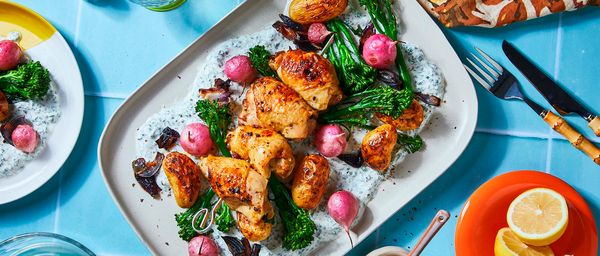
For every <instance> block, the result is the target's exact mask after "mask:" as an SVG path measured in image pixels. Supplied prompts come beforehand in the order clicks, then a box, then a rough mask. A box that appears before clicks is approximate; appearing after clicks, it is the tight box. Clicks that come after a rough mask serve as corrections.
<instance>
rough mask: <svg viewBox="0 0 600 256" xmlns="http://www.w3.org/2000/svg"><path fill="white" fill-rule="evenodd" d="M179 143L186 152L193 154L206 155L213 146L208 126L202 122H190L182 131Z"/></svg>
mask: <svg viewBox="0 0 600 256" xmlns="http://www.w3.org/2000/svg"><path fill="white" fill-rule="evenodd" d="M179 144H181V147H182V148H183V150H185V152H188V153H189V154H191V155H193V156H204V155H206V154H208V152H210V150H211V148H212V147H213V141H212V139H211V138H210V131H209V130H208V127H207V126H206V125H204V124H201V123H191V124H188V125H187V126H186V127H185V128H183V131H182V132H181V137H179Z"/></svg>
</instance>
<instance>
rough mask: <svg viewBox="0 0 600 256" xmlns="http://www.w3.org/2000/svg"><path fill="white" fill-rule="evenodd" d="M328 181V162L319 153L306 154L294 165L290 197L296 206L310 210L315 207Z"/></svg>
mask: <svg viewBox="0 0 600 256" xmlns="http://www.w3.org/2000/svg"><path fill="white" fill-rule="evenodd" d="M328 181H329V162H327V159H325V158H324V157H322V156H320V155H307V156H305V157H304V159H302V162H300V164H299V165H298V166H297V167H296V171H295V174H294V180H293V181H292V199H293V200H294V203H296V205H298V207H300V208H303V209H306V210H312V209H315V208H317V206H318V205H319V203H320V202H321V199H322V198H323V194H324V193H325V188H326V187H327V182H328Z"/></svg>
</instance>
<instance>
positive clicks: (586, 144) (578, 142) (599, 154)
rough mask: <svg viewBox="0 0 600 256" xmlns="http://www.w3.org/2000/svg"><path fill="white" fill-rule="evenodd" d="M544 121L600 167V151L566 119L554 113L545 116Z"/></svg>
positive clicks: (549, 112)
mask: <svg viewBox="0 0 600 256" xmlns="http://www.w3.org/2000/svg"><path fill="white" fill-rule="evenodd" d="M544 121H546V123H548V124H549V125H550V127H552V129H553V130H555V131H556V132H558V133H560V134H561V135H562V136H564V137H565V138H567V140H568V141H569V142H571V144H573V146H575V147H576V148H577V149H579V150H581V151H583V152H584V153H585V154H587V155H588V156H589V157H590V158H592V160H594V162H595V163H596V164H598V165H600V149H598V148H597V147H596V146H595V145H594V144H593V143H592V142H590V141H589V140H588V139H586V138H585V137H584V136H583V135H581V133H579V132H578V131H576V130H575V129H573V127H571V126H570V125H569V124H568V123H567V121H565V119H563V118H562V117H560V116H557V115H555V114H554V113H552V111H548V113H547V114H546V115H545V116H544Z"/></svg>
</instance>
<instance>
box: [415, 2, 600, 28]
mask: <svg viewBox="0 0 600 256" xmlns="http://www.w3.org/2000/svg"><path fill="white" fill-rule="evenodd" d="M418 1H419V3H420V4H421V5H422V6H423V8H425V10H427V11H428V12H429V13H431V14H432V15H433V16H435V17H436V18H438V19H439V20H440V21H441V22H442V24H444V26H446V27H457V26H483V27H498V26H504V25H507V24H510V23H513V22H517V21H522V20H529V19H534V18H538V17H542V16H546V15H548V14H553V13H557V12H562V11H572V10H576V9H579V8H582V7H585V6H588V5H596V6H597V5H600V0H418Z"/></svg>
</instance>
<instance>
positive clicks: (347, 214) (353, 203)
mask: <svg viewBox="0 0 600 256" xmlns="http://www.w3.org/2000/svg"><path fill="white" fill-rule="evenodd" d="M358 208H359V203H358V200H357V199H356V197H354V195H353V194H352V193H350V192H348V191H346V190H340V191H338V192H335V193H333V195H331V197H329V201H328V202H327V211H328V212H329V215H330V216H331V218H333V220H335V222H337V223H338V224H340V225H342V227H344V230H345V231H346V234H348V238H349V239H350V245H352V247H354V243H353V242H352V237H351V236H350V226H351V225H352V222H354V219H356V215H357V214H358Z"/></svg>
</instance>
